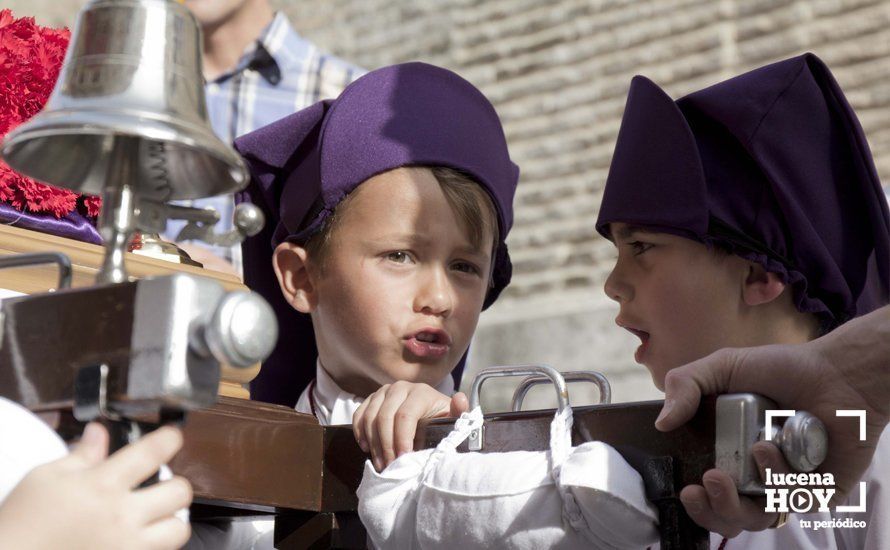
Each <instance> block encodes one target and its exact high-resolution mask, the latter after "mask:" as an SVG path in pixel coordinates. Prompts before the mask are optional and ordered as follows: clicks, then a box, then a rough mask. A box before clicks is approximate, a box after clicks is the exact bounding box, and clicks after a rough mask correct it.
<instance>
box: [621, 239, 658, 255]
mask: <svg viewBox="0 0 890 550" xmlns="http://www.w3.org/2000/svg"><path fill="white" fill-rule="evenodd" d="M627 244H628V246H630V248H631V250H633V254H634V256H639V255H640V254H642V253H643V252H646V251H647V250H649V249H650V248H652V244H651V243H644V242H640V241H633V242H630V243H627Z"/></svg>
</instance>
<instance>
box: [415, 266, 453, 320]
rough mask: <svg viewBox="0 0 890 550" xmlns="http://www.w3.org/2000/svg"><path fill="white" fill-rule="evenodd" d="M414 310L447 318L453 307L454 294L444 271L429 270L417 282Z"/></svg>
mask: <svg viewBox="0 0 890 550" xmlns="http://www.w3.org/2000/svg"><path fill="white" fill-rule="evenodd" d="M418 286H419V288H418V291H417V295H416V298H415V301H414V310H415V311H418V312H421V313H427V314H430V315H442V316H447V315H449V314H450V313H451V310H452V308H453V307H454V293H453V289H452V287H451V283H450V281H449V280H448V276H447V275H446V274H445V272H444V270H441V269H430V270H428V273H427V276H426V277H423V278H422V280H421V281H419V285H418Z"/></svg>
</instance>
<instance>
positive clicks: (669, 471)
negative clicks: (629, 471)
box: [640, 456, 710, 550]
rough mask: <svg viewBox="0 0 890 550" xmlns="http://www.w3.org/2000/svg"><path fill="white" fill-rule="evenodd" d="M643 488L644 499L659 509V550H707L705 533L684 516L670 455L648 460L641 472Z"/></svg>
mask: <svg viewBox="0 0 890 550" xmlns="http://www.w3.org/2000/svg"><path fill="white" fill-rule="evenodd" d="M640 473H641V474H642V476H643V483H644V484H645V486H646V498H648V499H649V500H650V501H652V502H653V503H654V504H655V507H656V508H658V524H659V532H660V534H661V548H662V550H686V549H697V550H707V548H708V547H709V540H710V536H709V534H708V531H706V530H705V529H703V528H701V527H699V526H698V525H696V524H695V523H694V522H693V521H692V519H691V518H690V517H689V516H688V515H687V514H686V510H685V509H684V508H683V504H682V503H681V502H680V493H679V491H678V490H677V485H678V484H677V482H676V479H677V471H676V469H675V466H674V459H673V458H672V457H670V456H659V457H651V458H649V459H647V460H646V461H645V462H644V464H643V469H642V471H641V472H640Z"/></svg>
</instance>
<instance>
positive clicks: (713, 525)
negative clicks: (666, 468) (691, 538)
mask: <svg viewBox="0 0 890 550" xmlns="http://www.w3.org/2000/svg"><path fill="white" fill-rule="evenodd" d="M753 452H754V460H755V461H756V462H757V466H758V468H759V469H760V477H761V479H764V478H765V473H764V472H765V469H766V468H769V469H770V470H772V471H773V472H776V473H787V472H790V471H791V469H790V468H789V467H788V464H787V463H786V462H785V457H783V456H782V451H780V450H779V448H778V447H776V446H775V445H773V444H772V443H769V442H766V441H761V442H758V443H756V444H755V445H754V448H753ZM703 482H704V487H702V486H701V485H689V486H687V487H684V488H683V490H682V491H681V492H680V501H681V502H683V507H684V508H686V513H688V514H689V517H690V518H692V520H693V521H695V522H696V523H697V524H699V525H701V526H702V527H704V528H705V529H707V530H708V531H713V532H715V533H720V534H721V535H723V536H724V537H727V538H732V537H735V536H736V535H738V534H739V533H741V532H742V531H762V530H764V529H767V528H769V527H772V526H774V525H775V523H776V520H777V519H778V514H777V513H773V512H770V513H768V512H765V511H764V507H765V502H766V501H765V500H764V499H763V498H759V499H754V498H749V497H745V496H741V495H739V494H738V490H737V489H736V486H735V483H733V481H732V479H731V478H730V477H729V475H728V474H727V473H726V472H723V471H721V470H717V469H713V470H708V471H707V472H705V475H704V476H703Z"/></svg>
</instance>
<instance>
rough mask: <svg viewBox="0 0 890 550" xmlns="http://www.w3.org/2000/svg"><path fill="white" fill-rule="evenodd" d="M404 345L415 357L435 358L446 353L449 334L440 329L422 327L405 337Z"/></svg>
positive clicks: (449, 345)
mask: <svg viewBox="0 0 890 550" xmlns="http://www.w3.org/2000/svg"><path fill="white" fill-rule="evenodd" d="M405 347H406V348H407V349H408V352H409V353H411V354H412V355H415V356H417V357H422V358H430V359H437V358H439V357H442V356H443V355H445V354H446V353H448V349H449V348H450V347H451V336H449V335H448V333H447V332H445V331H444V330H441V329H436V328H424V329H422V330H419V331H417V332H415V333H413V334H411V335H409V336H408V337H407V338H406V339H405Z"/></svg>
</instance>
